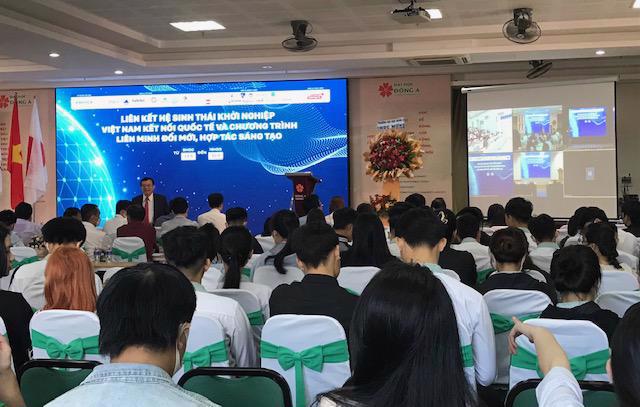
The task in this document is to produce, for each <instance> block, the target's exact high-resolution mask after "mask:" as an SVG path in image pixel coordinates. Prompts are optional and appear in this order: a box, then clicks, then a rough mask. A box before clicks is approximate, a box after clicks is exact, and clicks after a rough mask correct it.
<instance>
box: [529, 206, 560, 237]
mask: <svg viewBox="0 0 640 407" xmlns="http://www.w3.org/2000/svg"><path fill="white" fill-rule="evenodd" d="M529 232H531V234H532V235H533V237H535V238H536V240H537V241H538V242H549V241H553V240H554V239H555V237H556V221H554V220H553V218H552V217H551V216H549V215H547V214H546V213H543V214H542V215H538V216H535V217H533V218H531V220H530V221H529Z"/></svg>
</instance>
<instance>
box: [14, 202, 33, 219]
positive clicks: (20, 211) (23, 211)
mask: <svg viewBox="0 0 640 407" xmlns="http://www.w3.org/2000/svg"><path fill="white" fill-rule="evenodd" d="M15 212H16V216H17V217H18V219H24V220H30V219H31V215H33V206H31V205H30V204H28V203H26V202H20V203H19V204H18V205H17V206H16V209H15Z"/></svg>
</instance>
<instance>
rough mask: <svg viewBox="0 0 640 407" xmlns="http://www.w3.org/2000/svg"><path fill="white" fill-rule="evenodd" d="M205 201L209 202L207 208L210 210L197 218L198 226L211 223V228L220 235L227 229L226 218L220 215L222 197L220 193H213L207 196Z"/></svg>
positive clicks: (222, 204)
mask: <svg viewBox="0 0 640 407" xmlns="http://www.w3.org/2000/svg"><path fill="white" fill-rule="evenodd" d="M207 200H208V201H209V208H211V210H210V211H209V212H205V213H203V214H202V215H200V216H198V224H199V225H200V226H202V225H204V224H205V223H213V226H215V227H216V229H218V232H220V233H222V232H223V231H224V229H225V228H226V227H227V217H226V216H224V213H222V208H223V207H224V197H223V196H222V194H221V193H218V192H214V193H213V194H211V195H209V197H208V199H207Z"/></svg>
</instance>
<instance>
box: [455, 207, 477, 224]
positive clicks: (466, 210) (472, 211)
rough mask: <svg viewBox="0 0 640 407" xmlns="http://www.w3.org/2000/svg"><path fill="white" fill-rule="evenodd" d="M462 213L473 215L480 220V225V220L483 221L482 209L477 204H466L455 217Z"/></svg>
mask: <svg viewBox="0 0 640 407" xmlns="http://www.w3.org/2000/svg"><path fill="white" fill-rule="evenodd" d="M462 215H473V216H475V217H476V218H478V220H479V221H480V225H482V222H483V221H484V215H482V209H480V208H478V207H477V206H467V207H464V208H462V209H460V210H459V211H458V213H457V214H456V217H458V218H459V217H460V216H462Z"/></svg>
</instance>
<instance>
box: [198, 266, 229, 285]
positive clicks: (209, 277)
mask: <svg viewBox="0 0 640 407" xmlns="http://www.w3.org/2000/svg"><path fill="white" fill-rule="evenodd" d="M222 267H224V266H223V265H222V263H216V264H212V265H211V267H209V269H208V270H207V271H206V272H205V273H204V275H203V276H202V286H203V287H204V289H205V290H207V291H214V290H217V289H218V288H219V287H220V282H221V280H222Z"/></svg>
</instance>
